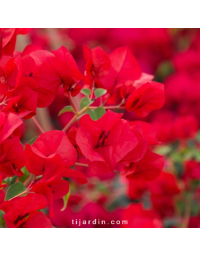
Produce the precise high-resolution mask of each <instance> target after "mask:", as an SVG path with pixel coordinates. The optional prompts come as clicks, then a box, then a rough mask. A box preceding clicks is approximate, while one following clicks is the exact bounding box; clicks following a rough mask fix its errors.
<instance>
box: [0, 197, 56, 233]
mask: <svg viewBox="0 0 200 256" xmlns="http://www.w3.org/2000/svg"><path fill="white" fill-rule="evenodd" d="M46 206H47V201H46V198H45V197H44V196H43V195H38V194H28V195H27V196H24V197H18V198H14V199H12V200H10V201H5V202H3V203H2V204H1V205H0V209H1V210H2V211H4V212H5V215H4V220H5V222H6V226H7V228H52V224H51V222H50V220H49V219H48V218H47V217H46V216H45V215H44V213H42V212H38V210H40V209H43V208H45V207H46Z"/></svg>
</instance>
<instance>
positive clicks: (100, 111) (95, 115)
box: [87, 107, 106, 121]
mask: <svg viewBox="0 0 200 256" xmlns="http://www.w3.org/2000/svg"><path fill="white" fill-rule="evenodd" d="M105 113H106V111H105V109H104V108H103V107H98V108H96V109H90V110H88V111H87V114H89V115H90V117H91V119H92V120H94V121H97V120H98V119H99V118H101V117H102V116H103V115H104V114H105Z"/></svg>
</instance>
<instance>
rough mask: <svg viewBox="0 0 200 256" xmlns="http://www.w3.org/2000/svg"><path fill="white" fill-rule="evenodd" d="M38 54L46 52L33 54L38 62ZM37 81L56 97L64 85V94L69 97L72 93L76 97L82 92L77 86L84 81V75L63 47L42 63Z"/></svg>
mask: <svg viewBox="0 0 200 256" xmlns="http://www.w3.org/2000/svg"><path fill="white" fill-rule="evenodd" d="M38 52H44V51H37V52H34V53H32V54H31V56H32V57H33V58H34V60H36V57H37V56H36V54H38ZM36 79H37V81H38V83H39V84H40V86H41V87H43V88H46V89H49V90H51V91H52V92H53V93H54V94H55V95H56V93H57V91H58V88H59V86H61V85H63V87H64V92H65V93H66V95H67V96H69V95H68V94H69V92H71V93H72V96H76V94H77V93H78V92H79V91H80V86H79V84H78V85H76V84H77V83H79V82H80V80H81V79H82V74H81V73H80V71H79V70H78V67H77V64H76V62H75V60H74V59H73V57H72V55H71V54H70V53H69V51H68V50H67V49H66V48H65V47H64V46H62V47H61V48H59V49H58V50H55V51H53V54H52V56H51V57H50V58H47V59H45V60H43V61H42V63H40V67H39V69H38V72H37V75H36ZM77 86H78V87H77ZM76 87H77V88H78V89H79V90H78V89H77V88H76ZM54 97H55V96H54Z"/></svg>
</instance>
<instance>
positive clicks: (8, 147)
mask: <svg viewBox="0 0 200 256" xmlns="http://www.w3.org/2000/svg"><path fill="white" fill-rule="evenodd" d="M23 166H24V149H23V146H22V145H21V143H20V141H19V138H18V137H14V138H11V139H7V140H5V141H3V142H2V143H1V144H0V172H1V173H3V174H4V175H6V176H9V177H12V176H14V175H17V176H22V175H23V173H22V172H21V168H22V167H23Z"/></svg>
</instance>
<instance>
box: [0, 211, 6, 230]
mask: <svg viewBox="0 0 200 256" xmlns="http://www.w3.org/2000/svg"><path fill="white" fill-rule="evenodd" d="M4 214H5V212H4V211H2V210H0V227H2V228H5V221H4V218H3V216H4Z"/></svg>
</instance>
